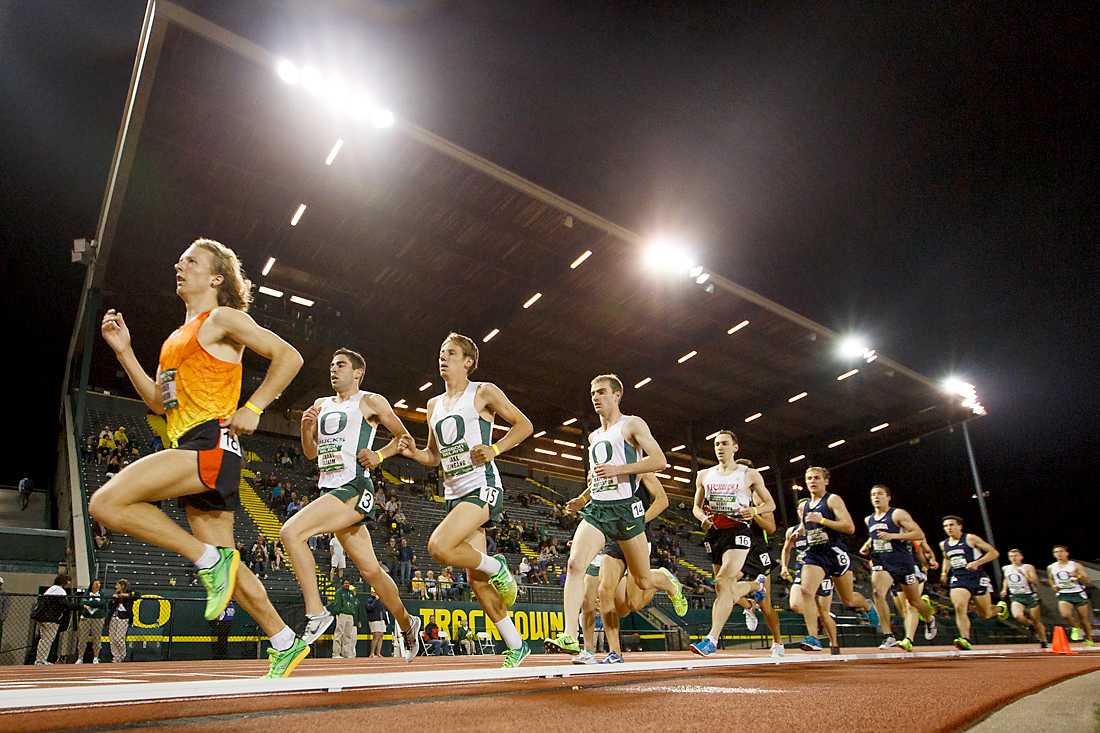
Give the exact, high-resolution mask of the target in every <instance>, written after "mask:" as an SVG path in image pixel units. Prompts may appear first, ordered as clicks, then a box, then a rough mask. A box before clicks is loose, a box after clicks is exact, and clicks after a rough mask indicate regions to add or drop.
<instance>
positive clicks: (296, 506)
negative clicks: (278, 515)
mask: <svg viewBox="0 0 1100 733" xmlns="http://www.w3.org/2000/svg"><path fill="white" fill-rule="evenodd" d="M301 508H302V505H301V503H300V502H299V501H298V495H297V494H295V493H292V494H291V495H290V501H289V502H287V505H286V518H287V519H290V518H291V517H293V516H294V515H295V514H297V513H298V510H300V509H301Z"/></svg>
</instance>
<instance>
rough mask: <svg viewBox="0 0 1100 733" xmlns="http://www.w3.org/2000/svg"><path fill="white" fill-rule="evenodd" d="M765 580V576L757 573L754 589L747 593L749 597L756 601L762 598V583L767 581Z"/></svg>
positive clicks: (763, 593) (763, 592)
mask: <svg viewBox="0 0 1100 733" xmlns="http://www.w3.org/2000/svg"><path fill="white" fill-rule="evenodd" d="M767 582H768V578H767V577H766V576H764V575H757V576H756V590H754V591H753V592H752V593H749V598H751V599H753V600H754V601H756V602H757V603H759V602H760V601H762V600H764V595H765V591H764V584H765V583H767Z"/></svg>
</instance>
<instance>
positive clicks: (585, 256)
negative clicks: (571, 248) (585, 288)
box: [569, 249, 592, 270]
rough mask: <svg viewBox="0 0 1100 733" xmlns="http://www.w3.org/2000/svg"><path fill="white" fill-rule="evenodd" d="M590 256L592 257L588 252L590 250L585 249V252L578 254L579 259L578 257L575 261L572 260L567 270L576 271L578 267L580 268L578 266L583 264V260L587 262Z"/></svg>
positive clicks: (590, 252)
mask: <svg viewBox="0 0 1100 733" xmlns="http://www.w3.org/2000/svg"><path fill="white" fill-rule="evenodd" d="M591 256H592V250H590V249H586V250H585V251H584V252H581V254H580V257H578V258H577V259H575V260H573V262H572V264H570V265H569V269H570V270H576V269H577V268H578V267H580V266H581V264H582V263H583V262H584V261H585V260H587V259H588V258H589V257H591Z"/></svg>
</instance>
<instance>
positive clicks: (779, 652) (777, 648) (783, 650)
mask: <svg viewBox="0 0 1100 733" xmlns="http://www.w3.org/2000/svg"><path fill="white" fill-rule="evenodd" d="M786 654H787V647H785V646H783V645H782V644H772V656H773V657H782V656H786Z"/></svg>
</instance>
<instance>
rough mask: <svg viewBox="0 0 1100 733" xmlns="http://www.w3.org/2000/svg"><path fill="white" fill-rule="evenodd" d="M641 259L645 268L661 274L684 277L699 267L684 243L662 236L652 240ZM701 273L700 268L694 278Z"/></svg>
mask: <svg viewBox="0 0 1100 733" xmlns="http://www.w3.org/2000/svg"><path fill="white" fill-rule="evenodd" d="M642 259H643V262H645V265H646V267H648V268H649V269H650V270H652V271H654V272H659V273H662V274H666V273H672V274H676V275H685V274H687V273H689V272H691V270H692V268H694V267H699V266H698V265H696V264H695V261H694V257H693V256H692V254H691V253H690V252H689V251H688V249H687V247H686V246H685V245H684V243H683V242H682V241H680V240H679V239H675V238H671V237H663V236H662V237H655V238H654V239H652V240H651V241H650V244H649V246H648V247H647V248H646V250H645V253H644V254H643V256H642ZM701 272H702V268H701V267H700V269H699V272H698V273H696V275H695V276H696V277H697V276H698V275H699V274H700V273H701Z"/></svg>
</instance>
